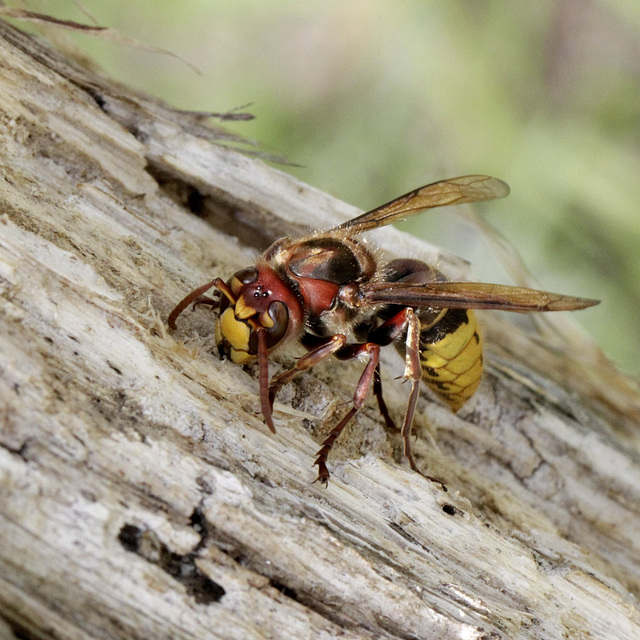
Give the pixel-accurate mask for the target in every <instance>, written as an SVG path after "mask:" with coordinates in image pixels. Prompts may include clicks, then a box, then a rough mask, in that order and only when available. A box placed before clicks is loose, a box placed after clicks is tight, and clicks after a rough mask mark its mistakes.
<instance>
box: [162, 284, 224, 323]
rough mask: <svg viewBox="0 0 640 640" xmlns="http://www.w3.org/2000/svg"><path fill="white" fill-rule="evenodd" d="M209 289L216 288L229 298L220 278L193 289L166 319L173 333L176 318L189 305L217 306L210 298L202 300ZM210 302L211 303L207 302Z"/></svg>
mask: <svg viewBox="0 0 640 640" xmlns="http://www.w3.org/2000/svg"><path fill="white" fill-rule="evenodd" d="M211 287H216V289H218V290H220V291H221V292H222V293H224V295H226V296H227V298H229V296H230V295H232V294H231V291H229V287H227V285H226V283H225V282H224V281H223V280H222V279H221V278H214V279H213V280H211V282H207V284H203V285H202V286H201V287H198V288H197V289H194V290H193V291H192V292H191V293H189V294H187V295H186V296H185V297H184V298H182V300H180V302H178V304H177V305H176V306H175V307H174V308H173V311H172V312H171V313H170V314H169V317H168V318H167V324H168V325H169V327H170V328H171V329H173V330H174V331H175V329H176V320H177V319H178V316H179V315H180V314H181V313H182V312H183V311H184V310H185V309H186V308H187V307H188V306H189V305H190V304H191V303H194V304H217V301H215V300H213V299H212V298H204V297H203V294H204V293H205V292H207V291H209V289H211ZM209 300H211V302H209ZM230 301H231V303H232V304H234V303H235V300H233V298H232V297H231V298H230Z"/></svg>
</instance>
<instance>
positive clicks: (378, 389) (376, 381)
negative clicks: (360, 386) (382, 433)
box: [373, 363, 399, 431]
mask: <svg viewBox="0 0 640 640" xmlns="http://www.w3.org/2000/svg"><path fill="white" fill-rule="evenodd" d="M373 395H374V396H375V397H376V400H377V401H378V409H380V414H381V415H382V417H383V418H384V423H385V426H386V428H387V429H389V431H399V429H398V427H396V423H395V422H394V421H393V418H392V417H391V415H390V414H389V410H388V409H387V403H386V402H385V401H384V398H383V397H382V379H381V378H380V363H378V366H377V367H376V370H375V371H374V372H373Z"/></svg>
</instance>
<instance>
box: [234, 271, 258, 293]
mask: <svg viewBox="0 0 640 640" xmlns="http://www.w3.org/2000/svg"><path fill="white" fill-rule="evenodd" d="M257 279H258V270H257V269H256V268H255V267H247V268H246V269H240V271H236V272H235V273H234V274H233V275H232V276H231V278H230V279H229V281H228V282H227V286H228V287H229V289H231V292H232V293H233V294H234V295H236V296H238V295H240V292H241V291H242V287H244V286H245V285H246V284H250V283H252V282H255V281H256V280H257Z"/></svg>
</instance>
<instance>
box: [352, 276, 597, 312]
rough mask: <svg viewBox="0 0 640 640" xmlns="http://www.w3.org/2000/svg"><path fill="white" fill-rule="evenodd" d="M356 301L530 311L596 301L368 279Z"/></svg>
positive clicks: (502, 288) (476, 285)
mask: <svg viewBox="0 0 640 640" xmlns="http://www.w3.org/2000/svg"><path fill="white" fill-rule="evenodd" d="M355 298H356V299H355V300H354V302H355V304H356V305H357V306H364V305H367V304H376V303H388V304H397V305H402V306H406V307H435V308H438V309H498V310H502V311H516V312H519V313H529V312H532V311H575V310H577V309H585V308H586V307H591V306H593V305H596V304H598V303H599V300H590V299H588V298H575V297H573V296H565V295H561V294H559V293H549V292H548V291H538V290H537V289H527V288H525V287H511V286H508V285H503V284H487V283H483V282H434V283H430V284H411V283H389V282H371V283H365V284H363V285H361V286H360V288H359V291H358V293H357V294H356V295H355Z"/></svg>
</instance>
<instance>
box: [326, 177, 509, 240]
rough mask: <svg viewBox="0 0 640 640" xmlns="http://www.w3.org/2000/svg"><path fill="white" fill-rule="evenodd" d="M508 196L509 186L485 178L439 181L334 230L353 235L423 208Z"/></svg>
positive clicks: (406, 216)
mask: <svg viewBox="0 0 640 640" xmlns="http://www.w3.org/2000/svg"><path fill="white" fill-rule="evenodd" d="M507 195H509V186H508V185H507V184H506V183H505V182H502V180H498V179H497V178H491V177H489V176H462V177H460V178H451V179H450V180H440V181H439V182H434V183H433V184H428V185H426V186H425V187H421V188H420V189H416V190H415V191H411V192H410V193H407V194H405V195H403V196H400V197H399V198H396V199H395V200H392V201H391V202H388V203H387V204H383V205H382V206H380V207H377V208H375V209H373V210H372V211H368V212H367V213H363V214H362V215H361V216H358V217H356V218H353V219H352V220H348V221H347V222H344V223H342V224H341V225H339V226H338V227H336V228H335V229H336V230H337V229H341V230H344V231H346V232H347V233H348V234H349V235H356V234H358V233H362V232H363V231H368V230H369V229H375V228H376V227H382V226H384V225H387V224H391V223H392V222H397V221H399V220H404V219H405V218H408V217H410V216H413V215H415V214H416V213H418V212H420V211H423V210H424V209H433V208H434V207H445V206H447V205H450V204H466V203H469V202H479V201H481V200H495V199H496V198H504V197H506V196H507Z"/></svg>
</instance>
